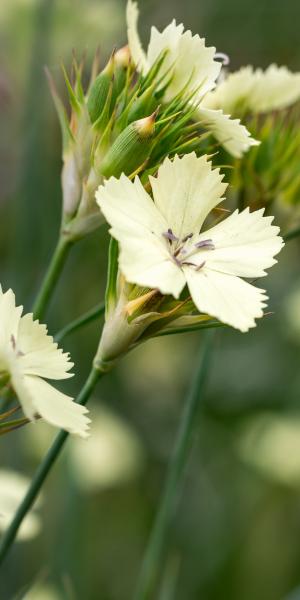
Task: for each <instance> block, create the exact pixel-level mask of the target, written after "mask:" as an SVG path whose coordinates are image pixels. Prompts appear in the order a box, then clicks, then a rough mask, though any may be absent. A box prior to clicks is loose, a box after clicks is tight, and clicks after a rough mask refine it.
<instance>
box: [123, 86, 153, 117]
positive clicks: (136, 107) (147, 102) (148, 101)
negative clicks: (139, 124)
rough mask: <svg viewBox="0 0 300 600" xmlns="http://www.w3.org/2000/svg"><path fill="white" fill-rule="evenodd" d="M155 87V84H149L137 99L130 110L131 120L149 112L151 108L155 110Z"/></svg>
mask: <svg viewBox="0 0 300 600" xmlns="http://www.w3.org/2000/svg"><path fill="white" fill-rule="evenodd" d="M154 89H155V85H151V86H149V87H148V88H147V89H146V90H145V91H144V92H143V93H142V94H141V95H140V96H138V97H137V98H136V99H135V101H134V103H133V104H132V106H131V108H130V110H129V114H128V120H129V122H132V121H136V120H137V119H140V118H141V117H142V116H143V115H145V114H147V113H149V112H150V111H151V110H154V108H155V102H156V101H155V98H154V95H153V93H154Z"/></svg>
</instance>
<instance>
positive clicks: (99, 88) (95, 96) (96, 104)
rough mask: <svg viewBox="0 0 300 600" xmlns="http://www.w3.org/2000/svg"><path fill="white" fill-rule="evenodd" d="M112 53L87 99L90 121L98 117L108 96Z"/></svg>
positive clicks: (111, 77)
mask: <svg viewBox="0 0 300 600" xmlns="http://www.w3.org/2000/svg"><path fill="white" fill-rule="evenodd" d="M114 61H115V58H114V55H112V56H111V57H110V59H109V61H108V63H107V65H106V67H105V68H104V69H103V71H101V73H99V75H98V76H97V77H96V79H95V81H94V83H93V85H92V87H91V90H90V93H89V96H88V101H87V107H88V111H89V115H90V119H91V121H92V123H94V122H95V121H97V119H98V118H99V117H100V115H101V113H102V111H103V109H104V107H105V104H106V100H107V96H108V92H109V88H110V84H111V82H112V79H113V75H114V64H115V62H114Z"/></svg>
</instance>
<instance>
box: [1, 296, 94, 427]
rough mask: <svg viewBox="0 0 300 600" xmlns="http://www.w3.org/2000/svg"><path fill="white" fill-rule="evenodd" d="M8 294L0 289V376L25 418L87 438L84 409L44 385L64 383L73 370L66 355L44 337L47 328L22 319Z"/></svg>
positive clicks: (12, 297) (31, 320)
mask: <svg viewBox="0 0 300 600" xmlns="http://www.w3.org/2000/svg"><path fill="white" fill-rule="evenodd" d="M22 311H23V307H22V306H16V303H15V295H14V293H13V291H12V290H8V291H7V292H6V293H5V294H4V293H3V292H2V289H1V287H0V375H1V377H2V380H3V379H4V380H5V379H7V380H8V384H9V385H10V386H11V387H12V388H13V390H14V392H15V393H16V395H17V397H18V399H19V401H20V404H21V406H22V408H23V411H24V413H25V415H26V417H27V418H28V419H30V420H32V421H34V420H35V419H36V418H39V417H42V418H43V419H45V421H47V422H48V423H51V425H55V426H56V427H61V428H62V429H66V430H67V431H69V432H70V433H77V434H79V435H81V436H83V437H86V436H87V435H88V424H89V419H88V418H87V416H86V413H87V409H86V408H85V407H83V406H80V405H78V404H76V403H75V402H73V399H72V398H70V397H69V396H66V394H63V393H62V392H59V391H58V390H57V389H56V388H55V387H53V386H52V385H50V384H49V383H47V381H45V379H55V380H59V379H67V378H68V377H72V374H71V373H69V371H70V369H71V368H72V367H73V363H72V362H70V358H69V354H66V353H63V351H62V350H60V349H59V348H58V346H57V344H56V343H55V342H54V341H53V338H52V337H51V336H49V335H47V328H46V326H45V325H41V324H40V323H39V322H38V321H34V319H33V315H32V314H25V315H24V316H21V315H22Z"/></svg>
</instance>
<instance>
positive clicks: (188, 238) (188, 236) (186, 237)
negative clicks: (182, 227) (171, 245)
mask: <svg viewBox="0 0 300 600" xmlns="http://www.w3.org/2000/svg"><path fill="white" fill-rule="evenodd" d="M193 235H194V234H193V233H189V234H188V235H186V236H185V237H184V238H183V240H182V242H183V243H184V242H187V241H188V240H190V239H191V238H192V237H193Z"/></svg>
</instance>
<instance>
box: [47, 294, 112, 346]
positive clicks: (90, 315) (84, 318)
mask: <svg viewBox="0 0 300 600" xmlns="http://www.w3.org/2000/svg"><path fill="white" fill-rule="evenodd" d="M104 311H105V302H101V303H100V304H97V305H96V306H94V307H93V308H91V309H90V310H88V311H87V312H86V313H84V314H83V315H81V317H78V319H74V321H71V323H68V325H66V326H65V327H63V328H62V329H61V330H60V331H59V332H58V333H57V334H56V335H55V340H56V342H61V341H62V340H63V339H64V338H65V337H66V336H67V335H69V334H70V333H73V332H74V331H76V330H77V329H80V327H83V326H84V325H87V324H88V323H91V322H92V321H95V320H96V319H98V318H100V317H101V316H102V315H103V313H104Z"/></svg>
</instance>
